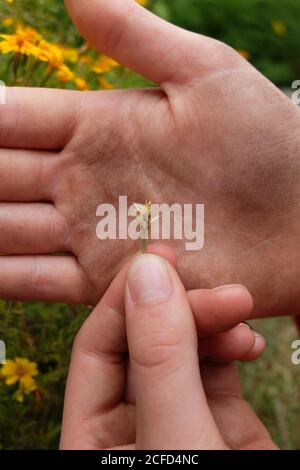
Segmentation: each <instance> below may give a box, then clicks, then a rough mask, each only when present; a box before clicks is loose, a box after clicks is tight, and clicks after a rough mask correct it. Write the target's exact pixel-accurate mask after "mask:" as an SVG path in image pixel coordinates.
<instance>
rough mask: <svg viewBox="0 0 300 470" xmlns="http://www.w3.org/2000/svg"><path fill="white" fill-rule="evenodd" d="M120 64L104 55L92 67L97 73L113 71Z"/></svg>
mask: <svg viewBox="0 0 300 470" xmlns="http://www.w3.org/2000/svg"><path fill="white" fill-rule="evenodd" d="M119 66H120V64H118V62H116V61H115V60H114V59H112V58H111V57H108V56H107V55H102V56H101V57H100V59H99V60H98V61H97V62H96V63H95V64H94V66H93V67H92V71H93V72H95V73H105V72H111V71H112V70H113V69H114V68H116V67H119Z"/></svg>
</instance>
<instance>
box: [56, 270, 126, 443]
mask: <svg viewBox="0 0 300 470" xmlns="http://www.w3.org/2000/svg"><path fill="white" fill-rule="evenodd" d="M126 271H127V267H125V268H124V269H123V270H122V271H121V272H120V273H119V274H118V276H117V277H116V278H115V279H114V281H113V282H112V284H111V286H110V287H109V289H108V290H107V292H106V293H105V295H104V296H103V298H102V300H101V301H100V303H99V304H98V305H97V307H96V308H95V309H94V311H93V312H92V313H91V315H90V316H89V317H88V319H87V320H86V322H85V323H84V325H83V327H82V328H81V330H80V332H79V333H78V335H77V337H76V340H75V342H74V347H73V352H72V359H71V365H70V370H69V375H68V383H67V388H66V395H65V405H64V417H63V427H62V436H61V448H63V449H99V448H106V447H114V446H118V445H124V444H130V442H133V441H134V437H135V429H134V422H133V419H134V415H133V412H132V407H130V406H126V405H125V404H124V403H123V400H122V397H123V395H124V390H125V356H124V353H125V352H126V351H127V342H126V328H125V315H124V285H125V275H126ZM91 423H92V425H91ZM108 429H109V432H108ZM125 436H127V437H125Z"/></svg>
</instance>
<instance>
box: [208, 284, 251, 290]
mask: <svg viewBox="0 0 300 470" xmlns="http://www.w3.org/2000/svg"><path fill="white" fill-rule="evenodd" d="M213 290H215V291H220V292H221V291H224V292H229V291H241V290H242V291H245V290H247V289H246V287H244V286H242V285H241V284H228V285H225V286H219V287H215V288H214V289H213ZM247 292H248V291H247Z"/></svg>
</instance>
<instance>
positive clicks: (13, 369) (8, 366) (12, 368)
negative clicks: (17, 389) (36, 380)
mask: <svg viewBox="0 0 300 470" xmlns="http://www.w3.org/2000/svg"><path fill="white" fill-rule="evenodd" d="M17 369H18V368H17V365H16V363H15V361H13V360H12V359H7V361H6V363H5V364H4V366H3V367H2V368H1V375H2V376H3V377H7V376H9V375H16V373H17Z"/></svg>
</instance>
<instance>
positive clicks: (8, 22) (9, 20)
mask: <svg viewBox="0 0 300 470" xmlns="http://www.w3.org/2000/svg"><path fill="white" fill-rule="evenodd" d="M2 24H3V25H4V26H7V27H8V28H9V27H10V26H12V25H13V24H14V19H13V18H12V17H11V16H7V17H6V18H4V19H3V20H2Z"/></svg>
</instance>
